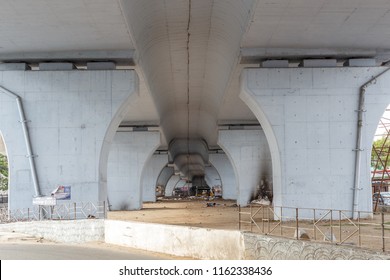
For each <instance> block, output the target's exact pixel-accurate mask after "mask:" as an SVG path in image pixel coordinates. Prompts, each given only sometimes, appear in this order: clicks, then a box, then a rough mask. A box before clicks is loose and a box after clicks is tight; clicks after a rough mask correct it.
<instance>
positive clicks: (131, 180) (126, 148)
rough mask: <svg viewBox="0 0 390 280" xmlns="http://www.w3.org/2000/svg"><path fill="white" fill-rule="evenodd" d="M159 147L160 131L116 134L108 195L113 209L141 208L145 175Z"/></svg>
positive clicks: (108, 174) (109, 162)
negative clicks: (145, 169) (147, 164)
mask: <svg viewBox="0 0 390 280" xmlns="http://www.w3.org/2000/svg"><path fill="white" fill-rule="evenodd" d="M159 145H160V132H156V131H153V132H117V133H116V135H115V137H114V141H113V143H112V145H111V150H110V154H109V158H108V171H107V193H108V200H109V203H110V209H111V210H135V209H141V207H142V184H141V181H142V172H143V170H144V167H145V165H146V163H147V161H148V160H149V159H150V157H151V156H152V154H153V152H154V151H155V150H156V149H157V147H158V146H159Z"/></svg>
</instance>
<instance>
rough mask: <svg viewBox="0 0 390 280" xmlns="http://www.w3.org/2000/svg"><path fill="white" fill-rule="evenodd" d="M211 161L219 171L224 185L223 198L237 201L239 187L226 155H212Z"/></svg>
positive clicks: (210, 156)
mask: <svg viewBox="0 0 390 280" xmlns="http://www.w3.org/2000/svg"><path fill="white" fill-rule="evenodd" d="M209 160H210V162H211V164H212V165H213V166H214V167H215V168H216V169H217V171H218V174H219V176H220V178H221V183H222V197H223V198H224V199H237V196H238V185H237V182H236V176H235V175H234V169H233V166H232V164H231V163H230V161H229V158H228V157H227V155H226V154H210V155H209Z"/></svg>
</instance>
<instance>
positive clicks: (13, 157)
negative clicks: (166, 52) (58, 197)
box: [0, 70, 138, 209]
mask: <svg viewBox="0 0 390 280" xmlns="http://www.w3.org/2000/svg"><path fill="white" fill-rule="evenodd" d="M0 85H1V86H2V87H4V88H6V89H8V90H9V91H11V92H13V93H15V94H18V95H19V96H20V97H21V100H22V102H23V107H24V109H25V116H26V118H27V121H28V122H27V126H28V131H29V133H30V140H31V146H32V150H33V152H34V154H35V155H34V157H35V158H34V160H35V164H36V169H37V177H38V181H39V185H40V190H41V193H42V195H50V192H51V191H52V190H54V189H55V188H56V187H57V186H58V185H68V186H71V187H72V188H71V192H72V194H71V197H72V201H77V202H81V201H83V202H87V201H91V202H97V201H98V200H105V199H106V195H105V182H106V177H105V176H106V170H105V167H106V163H107V160H106V159H105V155H106V151H107V147H108V146H109V145H110V143H111V140H112V137H113V136H114V134H115V131H116V130H117V127H118V124H119V123H120V121H121V120H122V118H123V114H124V113H125V112H126V110H127V105H128V104H129V102H131V100H132V99H131V98H132V97H134V96H137V91H138V77H137V74H136V73H135V71H132V70H120V71H87V70H83V71H78V70H71V71H0ZM0 130H1V132H2V134H3V136H4V140H5V142H6V146H7V152H8V158H9V167H10V189H9V207H10V209H19V208H27V207H31V206H32V198H33V196H34V190H33V188H32V177H31V171H30V167H29V164H28V158H26V145H25V143H24V140H23V134H22V127H21V124H20V123H19V117H18V109H17V106H16V103H15V100H14V99H12V98H10V97H9V96H7V95H4V94H0Z"/></svg>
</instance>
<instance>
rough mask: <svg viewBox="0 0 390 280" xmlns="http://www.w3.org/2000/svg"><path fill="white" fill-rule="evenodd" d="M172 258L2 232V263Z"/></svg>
mask: <svg viewBox="0 0 390 280" xmlns="http://www.w3.org/2000/svg"><path fill="white" fill-rule="evenodd" d="M169 259H174V257H173V256H169V255H163V254H156V253H151V252H147V251H142V250H137V249H132V248H127V247H121V246H114V245H109V244H106V243H97V242H94V243H87V244H82V245H68V244H59V243H53V242H49V241H45V240H43V239H38V238H35V237H30V236H27V235H24V234H18V233H8V232H7V233H4V232H0V260H169Z"/></svg>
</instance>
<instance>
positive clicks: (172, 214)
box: [108, 200, 238, 230]
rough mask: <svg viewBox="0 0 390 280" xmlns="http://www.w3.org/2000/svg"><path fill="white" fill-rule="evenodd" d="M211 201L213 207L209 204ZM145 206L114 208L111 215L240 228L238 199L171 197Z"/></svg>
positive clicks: (177, 223)
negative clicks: (123, 208)
mask: <svg viewBox="0 0 390 280" xmlns="http://www.w3.org/2000/svg"><path fill="white" fill-rule="evenodd" d="M214 203H215V205H214ZM208 204H209V205H211V207H208ZM143 207H144V208H143V209H142V210H139V211H110V212H108V219H113V220H124V221H139V222H147V223H160V224H169V225H183V226H194V227H203V228H215V229H236V230H237V229H238V209H237V205H236V204H235V202H234V201H229V200H213V201H204V200H196V201H183V200H174V201H172V200H170V201H158V202H156V203H144V206H143Z"/></svg>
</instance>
